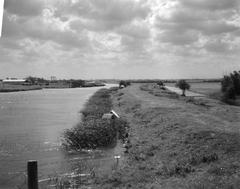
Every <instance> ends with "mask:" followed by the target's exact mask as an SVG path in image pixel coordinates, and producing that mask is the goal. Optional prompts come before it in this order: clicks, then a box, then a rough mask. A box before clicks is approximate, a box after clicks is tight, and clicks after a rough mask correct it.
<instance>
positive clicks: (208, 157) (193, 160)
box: [189, 153, 219, 165]
mask: <svg viewBox="0 0 240 189" xmlns="http://www.w3.org/2000/svg"><path fill="white" fill-rule="evenodd" d="M218 159H219V157H218V155H217V153H209V154H205V153H200V154H198V153H195V154H192V155H191V156H190V158H189V163H190V164H191V165H199V164H201V163H211V162H214V161H217V160H218Z"/></svg>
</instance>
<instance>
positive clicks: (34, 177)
mask: <svg viewBox="0 0 240 189" xmlns="http://www.w3.org/2000/svg"><path fill="white" fill-rule="evenodd" d="M27 172H28V189H38V166H37V161H36V160H30V161H28V163H27Z"/></svg>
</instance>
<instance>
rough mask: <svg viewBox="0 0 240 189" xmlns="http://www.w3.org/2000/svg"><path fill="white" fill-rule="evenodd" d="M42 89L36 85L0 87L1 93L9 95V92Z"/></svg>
mask: <svg viewBox="0 0 240 189" xmlns="http://www.w3.org/2000/svg"><path fill="white" fill-rule="evenodd" d="M40 89H42V87H40V86H38V85H35V86H27V85H6V84H5V85H4V86H3V85H2V86H0V92H2V93H7V92H19V91H30V90H40Z"/></svg>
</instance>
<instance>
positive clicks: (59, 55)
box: [0, 0, 240, 79]
mask: <svg viewBox="0 0 240 189" xmlns="http://www.w3.org/2000/svg"><path fill="white" fill-rule="evenodd" d="M2 35H3V36H2V38H1V39H0V78H5V77H25V76H28V75H33V76H41V77H46V78H49V77H50V76H52V75H53V76H56V77H57V78H83V79H91V78H92V79H93V78H131V79H135V78H214V77H221V76H222V75H223V74H224V73H226V72H229V71H231V70H233V69H240V1H239V0H5V10H4V17H3V34H2Z"/></svg>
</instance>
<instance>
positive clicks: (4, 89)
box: [0, 84, 105, 93]
mask: <svg viewBox="0 0 240 189" xmlns="http://www.w3.org/2000/svg"><path fill="white" fill-rule="evenodd" d="M102 86H105V84H102V85H91V86H90V85H89V86H82V87H77V88H90V87H102ZM72 88H73V87H69V86H47V85H44V86H43V85H4V86H3V85H2V86H0V93H10V92H21V91H32V90H42V89H72Z"/></svg>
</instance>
